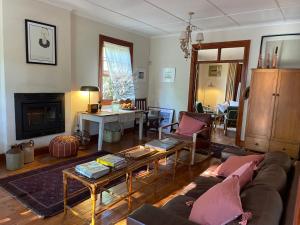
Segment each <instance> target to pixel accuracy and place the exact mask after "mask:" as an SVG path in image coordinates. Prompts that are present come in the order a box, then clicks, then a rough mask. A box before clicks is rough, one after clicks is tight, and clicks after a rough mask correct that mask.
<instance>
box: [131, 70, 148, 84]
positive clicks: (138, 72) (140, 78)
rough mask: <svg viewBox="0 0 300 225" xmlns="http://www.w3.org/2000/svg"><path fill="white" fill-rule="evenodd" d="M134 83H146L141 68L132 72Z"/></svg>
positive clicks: (144, 72) (144, 71)
mask: <svg viewBox="0 0 300 225" xmlns="http://www.w3.org/2000/svg"><path fill="white" fill-rule="evenodd" d="M134 78H135V81H136V82H138V83H143V82H146V70H145V69H142V68H138V69H136V70H135V72H134Z"/></svg>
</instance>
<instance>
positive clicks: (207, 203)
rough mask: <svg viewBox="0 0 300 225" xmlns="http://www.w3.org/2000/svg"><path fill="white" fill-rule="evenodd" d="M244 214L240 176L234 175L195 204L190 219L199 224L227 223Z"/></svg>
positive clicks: (214, 224) (202, 196)
mask: <svg viewBox="0 0 300 225" xmlns="http://www.w3.org/2000/svg"><path fill="white" fill-rule="evenodd" d="M241 214H243V209H242V204H241V199H240V185H239V178H238V177H237V176H234V177H232V178H230V179H228V180H226V181H224V182H221V183H219V184H217V185H215V186H214V187H212V188H211V189H209V190H208V191H207V192H205V193H204V194H203V195H201V196H200V197H199V198H198V199H197V200H196V201H195V202H194V204H193V207H192V211H191V215H190V217H189V219H190V220H191V221H192V222H195V223H198V224H203V225H205V224H209V225H220V224H226V223H228V222H230V221H232V220H234V219H236V218H237V217H238V216H240V215H241Z"/></svg>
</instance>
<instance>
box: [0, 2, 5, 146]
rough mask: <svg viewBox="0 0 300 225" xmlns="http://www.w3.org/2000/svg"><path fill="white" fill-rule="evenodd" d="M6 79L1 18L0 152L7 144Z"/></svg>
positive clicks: (1, 12)
mask: <svg viewBox="0 0 300 225" xmlns="http://www.w3.org/2000/svg"><path fill="white" fill-rule="evenodd" d="M2 4H3V1H2V0H0V15H2V14H3V9H2ZM5 108H6V107H5V77H4V49H3V19H2V16H0V124H1V127H2V128H0V152H1V149H4V147H5V146H6V144H7V136H6V128H7V125H6V110H5Z"/></svg>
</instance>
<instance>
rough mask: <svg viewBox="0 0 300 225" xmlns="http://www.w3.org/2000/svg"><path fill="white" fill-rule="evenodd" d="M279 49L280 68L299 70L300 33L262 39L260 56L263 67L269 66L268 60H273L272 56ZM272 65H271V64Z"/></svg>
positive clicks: (268, 36) (267, 36)
mask: <svg viewBox="0 0 300 225" xmlns="http://www.w3.org/2000/svg"><path fill="white" fill-rule="evenodd" d="M276 47H277V48H278V49H277V59H278V62H277V64H278V68H298V67H299V65H300V33H292V34H275V35H265V36H262V37H261V43H260V50H259V54H260V56H261V59H262V67H263V68H266V65H267V64H268V63H267V62H266V59H267V58H268V56H267V55H268V54H269V60H270V61H271V60H272V55H273V53H274V52H275V49H276ZM269 64H270V63H269Z"/></svg>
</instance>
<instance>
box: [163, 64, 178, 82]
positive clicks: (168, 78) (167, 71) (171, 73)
mask: <svg viewBox="0 0 300 225" xmlns="http://www.w3.org/2000/svg"><path fill="white" fill-rule="evenodd" d="M175 76H176V68H175V67H165V68H163V69H162V82H164V83H174V82H175Z"/></svg>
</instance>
